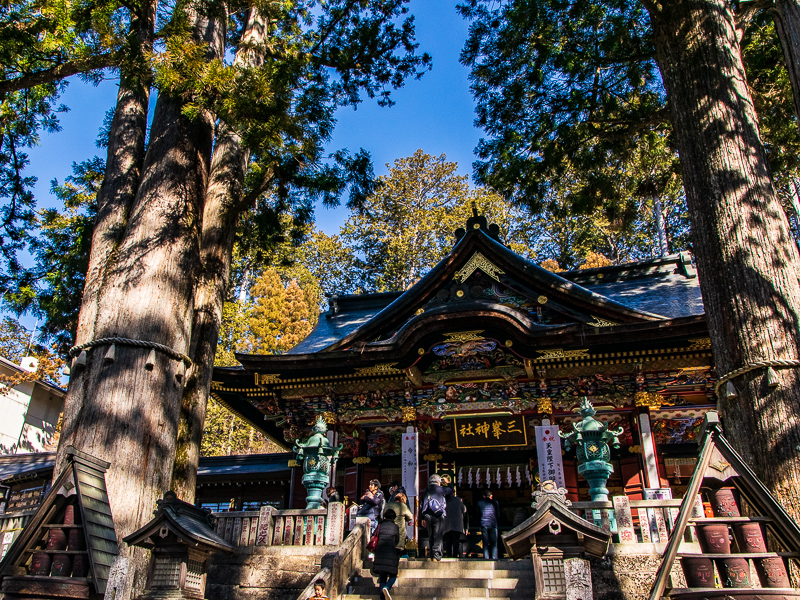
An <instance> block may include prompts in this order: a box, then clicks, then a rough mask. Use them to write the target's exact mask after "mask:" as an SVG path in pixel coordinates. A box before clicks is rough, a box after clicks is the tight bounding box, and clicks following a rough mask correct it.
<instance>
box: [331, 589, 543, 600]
mask: <svg viewBox="0 0 800 600" xmlns="http://www.w3.org/2000/svg"><path fill="white" fill-rule="evenodd" d="M467 589H469V588H467ZM482 591H483V594H481V595H473V594H460V593H459V588H453V589H452V590H448V591H447V593H444V594H432V595H425V596H423V595H421V594H419V593H416V592H415V593H413V594H409V593H404V592H403V591H401V590H400V589H399V588H397V587H393V588H392V590H391V592H390V594H391V595H392V600H422V599H424V600H440V599H443V600H456V599H458V598H491V600H530V598H532V597H533V595H534V591H533V589H532V588H526V589H523V590H514V591H510V590H482ZM342 600H383V597H382V596H381V595H380V594H378V593H377V590H376V591H375V593H364V594H343V595H342Z"/></svg>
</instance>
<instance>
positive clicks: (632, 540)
mask: <svg viewBox="0 0 800 600" xmlns="http://www.w3.org/2000/svg"><path fill="white" fill-rule="evenodd" d="M681 502H683V500H680V499H677V500H631V499H630V498H628V497H627V496H615V497H614V498H612V502H573V503H572V506H570V509H571V510H572V511H573V512H574V513H575V514H577V515H579V516H582V517H583V518H585V519H586V520H588V521H593V522H595V523H596V524H597V525H599V526H601V527H603V528H604V529H607V530H609V531H611V532H613V533H616V534H617V535H618V537H619V543H621V544H639V543H642V544H652V543H665V542H667V541H668V539H669V534H670V533H671V531H672V528H673V524H674V522H675V519H676V518H677V516H678V509H679V508H680V505H681ZM692 516H693V517H702V516H703V504H702V501H701V500H700V497H699V496H698V497H697V498H696V499H695V504H694V507H693V510H692ZM686 530H687V536H688V537H687V539H686V541H690V542H693V541H696V540H697V537H696V534H695V531H694V527H693V526H689V527H687V528H686Z"/></svg>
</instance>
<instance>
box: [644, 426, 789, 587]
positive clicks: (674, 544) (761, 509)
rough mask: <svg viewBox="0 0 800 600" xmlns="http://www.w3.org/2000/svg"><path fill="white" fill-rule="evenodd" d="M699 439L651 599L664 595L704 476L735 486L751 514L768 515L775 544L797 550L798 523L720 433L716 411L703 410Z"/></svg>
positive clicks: (768, 524) (769, 527)
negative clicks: (776, 542)
mask: <svg viewBox="0 0 800 600" xmlns="http://www.w3.org/2000/svg"><path fill="white" fill-rule="evenodd" d="M701 440H702V441H701V448H702V450H701V452H700V457H699V458H698V460H697V464H696V465H695V470H694V473H693V474H692V477H691V479H690V480H689V485H688V487H687V488H686V493H685V495H684V497H683V502H682V503H681V507H680V510H679V512H678V517H677V519H676V520H675V526H674V527H673V529H672V532H671V533H670V538H669V543H668V544H667V548H666V550H665V551H664V555H663V558H662V560H661V565H660V566H659V569H658V572H657V573H656V579H655V582H654V583H653V586H652V587H651V588H650V600H660V598H661V597H662V595H663V594H664V590H665V589H666V586H667V577H668V576H669V573H670V571H671V570H672V565H673V563H674V562H675V558H676V557H677V555H678V547H679V546H680V542H681V540H682V539H683V537H684V532H685V530H686V526H687V525H688V523H689V517H690V515H691V512H692V506H693V504H694V499H695V497H696V496H697V493H698V492H699V491H700V488H701V485H702V484H703V481H704V480H707V479H713V480H716V481H717V482H719V483H721V482H725V484H726V485H732V486H733V487H734V488H736V489H737V490H738V491H739V494H740V495H741V497H742V498H744V499H745V500H746V501H747V503H748V504H749V506H750V507H751V509H752V511H753V513H754V515H753V516H765V517H769V520H768V521H767V522H766V527H767V530H768V531H769V533H770V534H771V535H772V536H774V538H775V539H776V540H777V541H778V543H780V544H781V545H782V546H783V547H784V548H786V549H787V550H789V551H790V552H794V553H798V552H800V525H798V523H797V522H796V521H795V520H794V519H792V517H790V516H789V514H788V513H787V512H786V510H785V509H784V508H783V506H781V504H780V503H779V502H778V501H777V500H776V499H775V496H773V495H772V493H771V492H770V491H769V489H767V487H766V486H765V485H764V484H763V483H762V481H761V480H760V479H759V478H758V476H757V475H756V474H755V473H754V472H753V470H752V469H751V468H750V467H749V466H748V465H747V463H746V462H745V461H744V459H743V458H742V457H741V456H740V455H739V453H738V452H736V450H735V449H734V448H733V446H731V444H730V442H729V441H728V440H727V439H726V438H725V436H724V435H723V434H722V426H721V423H720V420H719V415H718V414H717V412H716V411H709V412H708V413H706V416H705V423H704V429H703V434H702V437H701ZM732 556H735V555H732ZM726 591H729V590H726Z"/></svg>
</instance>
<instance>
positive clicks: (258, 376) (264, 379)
mask: <svg viewBox="0 0 800 600" xmlns="http://www.w3.org/2000/svg"><path fill="white" fill-rule="evenodd" d="M253 375H254V376H255V380H256V383H255V384H256V385H267V384H270V383H278V382H279V381H280V380H281V376H280V373H253Z"/></svg>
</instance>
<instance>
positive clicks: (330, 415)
mask: <svg viewBox="0 0 800 600" xmlns="http://www.w3.org/2000/svg"><path fill="white" fill-rule="evenodd" d="M322 418H323V419H324V420H325V422H326V423H327V424H328V425H336V413H335V412H331V411H329V410H326V411H325V412H324V413H322Z"/></svg>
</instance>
